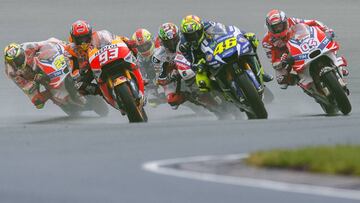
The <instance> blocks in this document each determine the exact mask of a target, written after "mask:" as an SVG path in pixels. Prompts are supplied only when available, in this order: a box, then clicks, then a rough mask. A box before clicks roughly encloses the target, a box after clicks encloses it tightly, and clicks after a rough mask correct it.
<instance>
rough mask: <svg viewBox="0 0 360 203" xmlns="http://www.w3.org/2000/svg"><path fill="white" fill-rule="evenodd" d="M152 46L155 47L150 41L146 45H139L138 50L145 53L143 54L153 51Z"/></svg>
mask: <svg viewBox="0 0 360 203" xmlns="http://www.w3.org/2000/svg"><path fill="white" fill-rule="evenodd" d="M152 45H153V44H152V42H151V41H148V42H145V43H144V44H141V45H138V46H137V47H136V48H137V50H138V51H139V52H140V53H143V52H147V51H149V50H150V49H151V47H152Z"/></svg>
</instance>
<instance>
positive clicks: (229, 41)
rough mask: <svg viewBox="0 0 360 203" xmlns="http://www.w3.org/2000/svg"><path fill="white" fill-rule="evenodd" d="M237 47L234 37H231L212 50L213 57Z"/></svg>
mask: <svg viewBox="0 0 360 203" xmlns="http://www.w3.org/2000/svg"><path fill="white" fill-rule="evenodd" d="M236 45H237V40H236V38H235V37H231V38H229V39H227V40H225V41H222V42H220V43H219V44H217V46H216V48H215V50H214V56H215V55H218V54H221V53H223V52H224V51H226V50H228V49H231V48H233V47H234V46H236Z"/></svg>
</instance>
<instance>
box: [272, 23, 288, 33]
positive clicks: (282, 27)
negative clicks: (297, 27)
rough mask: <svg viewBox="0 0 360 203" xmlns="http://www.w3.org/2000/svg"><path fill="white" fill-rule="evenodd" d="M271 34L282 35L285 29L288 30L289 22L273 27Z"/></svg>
mask: <svg viewBox="0 0 360 203" xmlns="http://www.w3.org/2000/svg"><path fill="white" fill-rule="evenodd" d="M270 27H271V30H270V31H271V32H272V33H275V34H278V33H281V32H283V31H284V30H285V29H287V22H286V21H285V22H280V23H277V24H275V25H271V26H270Z"/></svg>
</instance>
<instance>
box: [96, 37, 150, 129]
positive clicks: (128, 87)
mask: <svg viewBox="0 0 360 203" xmlns="http://www.w3.org/2000/svg"><path fill="white" fill-rule="evenodd" d="M89 63H90V67H91V70H92V72H93V74H94V77H95V80H96V82H97V83H98V85H99V87H100V89H101V92H102V95H103V97H104V99H105V100H106V102H108V103H109V104H110V105H111V106H113V107H114V108H115V109H118V110H119V111H120V112H121V113H122V115H127V117H128V119H129V122H131V123H132V122H146V121H147V115H146V112H145V110H144V99H143V97H142V95H141V93H140V90H139V83H138V81H137V79H136V76H135V75H134V73H133V72H131V71H130V70H131V69H134V68H136V62H135V57H134V56H133V54H132V52H131V51H130V49H129V48H128V47H127V46H126V44H125V43H124V42H123V41H122V40H121V39H120V38H115V39H113V40H112V41H111V42H110V43H108V44H107V45H104V46H102V47H101V48H99V49H98V48H93V49H91V50H90V51H89Z"/></svg>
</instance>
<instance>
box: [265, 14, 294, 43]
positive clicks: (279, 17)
mask: <svg viewBox="0 0 360 203" xmlns="http://www.w3.org/2000/svg"><path fill="white" fill-rule="evenodd" d="M266 26H267V28H268V30H269V32H270V34H271V35H272V36H273V37H276V38H284V37H286V34H287V31H288V28H289V25H288V19H287V17H286V15H285V13H284V12H283V11H280V10H275V9H274V10H271V11H270V12H269V13H268V14H267V15H266Z"/></svg>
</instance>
